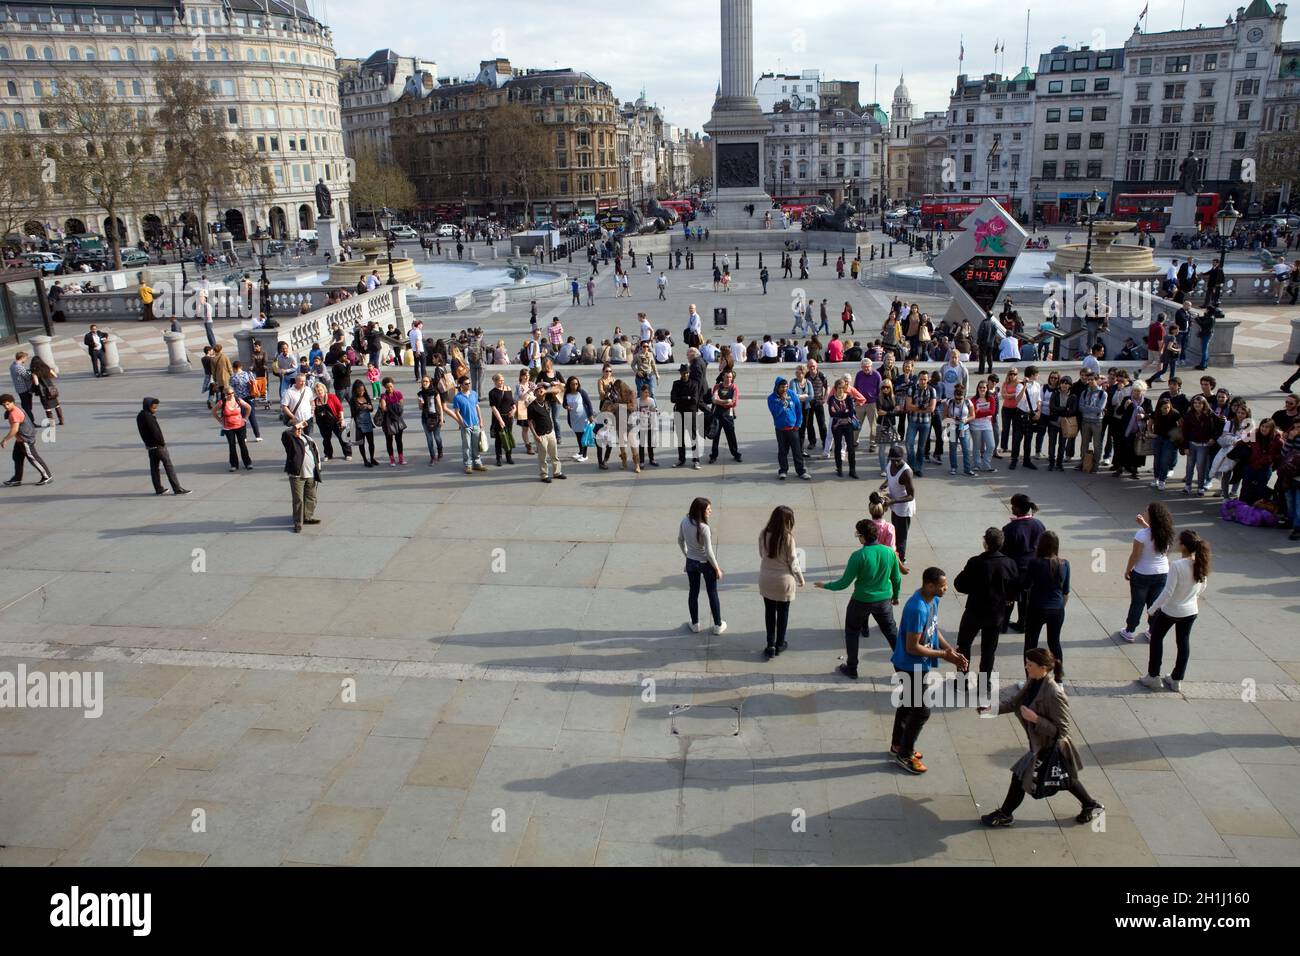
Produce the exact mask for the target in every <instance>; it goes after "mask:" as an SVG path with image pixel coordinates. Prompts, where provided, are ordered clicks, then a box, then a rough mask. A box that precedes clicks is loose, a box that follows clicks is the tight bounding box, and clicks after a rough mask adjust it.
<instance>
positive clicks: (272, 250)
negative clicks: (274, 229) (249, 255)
mask: <svg viewBox="0 0 1300 956" xmlns="http://www.w3.org/2000/svg"><path fill="white" fill-rule="evenodd" d="M284 250H285V245H284V240H283V239H272V240H271V241H270V242H268V243H267V244H266V254H267V255H268V256H278V255H279V254H280V253H282V252H284Z"/></svg>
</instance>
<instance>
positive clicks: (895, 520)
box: [889, 513, 912, 561]
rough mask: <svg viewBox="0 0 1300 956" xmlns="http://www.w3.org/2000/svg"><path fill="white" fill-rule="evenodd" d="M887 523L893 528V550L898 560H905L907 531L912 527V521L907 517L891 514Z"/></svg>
mask: <svg viewBox="0 0 1300 956" xmlns="http://www.w3.org/2000/svg"><path fill="white" fill-rule="evenodd" d="M889 523H890V524H892V525H893V526H894V550H895V551H897V552H898V560H899V561H906V560H907V529H908V528H910V527H911V526H912V519H911V517H910V516H908V515H896V514H893V513H891V514H890V516H889Z"/></svg>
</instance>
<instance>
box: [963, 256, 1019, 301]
mask: <svg viewBox="0 0 1300 956" xmlns="http://www.w3.org/2000/svg"><path fill="white" fill-rule="evenodd" d="M1015 261H1016V259H1015V256H974V257H972V258H970V259H967V260H966V262H965V264H963V265H962V266H961V267H960V268H958V269H957V270H956V271H954V272H953V273H952V278H953V280H954V281H956V283H957V284H958V285H959V286H961V288H962V289H963V290H964V291H965V293H966V294H967V295H968V296H970V297H971V299H973V300H974V301H975V303H976V304H978V305H979V307H980V308H981V309H984V310H985V311H991V310H992V309H993V304H994V303H995V302H996V301H997V299H998V293H999V292H1001V291H1002V287H1003V286H1004V285H1006V284H1007V274H1008V273H1009V272H1010V271H1011V266H1012V264H1013V263H1014V262H1015Z"/></svg>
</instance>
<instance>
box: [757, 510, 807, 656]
mask: <svg viewBox="0 0 1300 956" xmlns="http://www.w3.org/2000/svg"><path fill="white" fill-rule="evenodd" d="M797 555H798V549H797V548H796V547H795V543H794V512H793V511H791V510H790V509H789V508H787V507H786V506H785V505H779V506H777V507H776V508H774V509H773V510H772V516H771V517H770V518H768V519H767V527H765V528H764V529H763V531H762V533H761V534H760V535H759V536H758V556H759V566H758V593H759V594H761V595H762V596H763V614H764V617H765V619H766V621H767V648H766V650H764V651H763V656H764V657H767V658H769V659H770V658H773V657H776V656H777V655H778V654H780V653H781V652H782V651H783V650H785V647H786V644H785V627H786V624H787V623H788V622H789V620H790V602H791V601H793V600H794V595H795V591H796V589H798V588H801V587H803V569H802V568H801V567H800V566H799V560H798V558H797Z"/></svg>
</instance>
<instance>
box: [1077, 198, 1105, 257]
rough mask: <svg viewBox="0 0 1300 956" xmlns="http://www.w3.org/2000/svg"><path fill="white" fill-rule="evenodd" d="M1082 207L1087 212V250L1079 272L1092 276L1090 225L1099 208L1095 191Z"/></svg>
mask: <svg viewBox="0 0 1300 956" xmlns="http://www.w3.org/2000/svg"><path fill="white" fill-rule="evenodd" d="M1083 206H1084V208H1085V209H1087V210H1088V248H1087V251H1086V252H1085V253H1084V256H1083V268H1082V269H1080V270H1079V274H1080V275H1085V276H1090V275H1092V223H1093V220H1095V219H1096V218H1097V210H1098V209H1099V208H1100V207H1101V196H1100V194H1099V193H1098V192H1097V190H1095V189H1094V190H1093V191H1092V195H1090V196H1089V197H1088V198H1087V199H1085V200H1084V201H1083Z"/></svg>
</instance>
